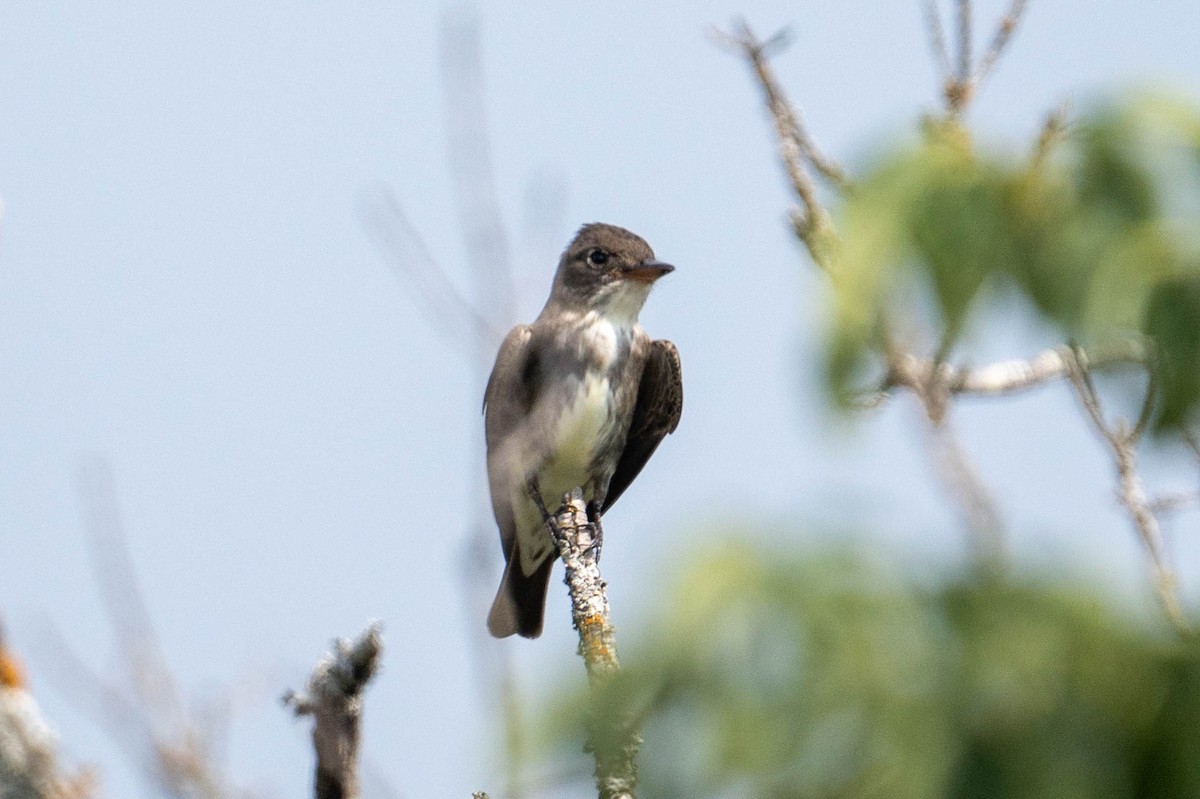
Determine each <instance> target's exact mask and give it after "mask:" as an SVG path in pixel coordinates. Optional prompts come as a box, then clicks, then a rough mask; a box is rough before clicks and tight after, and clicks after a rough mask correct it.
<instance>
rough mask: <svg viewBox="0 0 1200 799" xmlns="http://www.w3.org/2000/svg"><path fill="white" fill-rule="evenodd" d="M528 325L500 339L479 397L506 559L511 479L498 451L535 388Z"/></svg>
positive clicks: (512, 525) (511, 530)
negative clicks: (501, 340) (501, 341)
mask: <svg viewBox="0 0 1200 799" xmlns="http://www.w3.org/2000/svg"><path fill="white" fill-rule="evenodd" d="M531 333H532V330H531V329H530V327H529V325H517V326H516V327H514V328H513V329H512V330H510V331H509V333H508V335H507V336H505V337H504V343H502V344H501V345H500V352H499V353H498V354H497V355H496V365H495V366H493V367H492V374H491V376H490V377H489V378H488V383H487V389H486V390H485V391H484V394H483V428H484V436H485V438H486V440H487V452H488V484H489V487H490V488H491V493H492V510H493V511H494V512H495V514H496V524H497V525H498V526H499V527H500V540H501V542H502V543H503V546H504V556H505V557H506V558H507V557H508V555H509V553H510V552H511V550H512V546H513V541H514V540H515V537H516V522H515V520H514V519H513V510H512V507H511V504H510V501H509V496H510V495H509V491H510V490H511V488H512V484H511V481H512V479H513V478H514V475H512V474H511V473H510V472H511V469H510V468H509V467H510V463H509V460H510V459H508V458H505V457H503V455H502V453H501V450H502V449H503V448H504V444H505V441H506V440H508V439H509V437H510V436H511V435H512V434H517V435H519V434H520V429H521V427H522V424H523V423H524V421H525V418H526V416H528V414H529V410H530V407H531V406H532V404H533V396H534V391H535V390H536V387H535V386H533V385H531V382H532V380H533V373H534V372H535V371H536V370H534V369H532V368H531V364H530V362H529V361H530V347H529V339H530V335H531Z"/></svg>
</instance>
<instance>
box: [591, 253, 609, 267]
mask: <svg viewBox="0 0 1200 799" xmlns="http://www.w3.org/2000/svg"><path fill="white" fill-rule="evenodd" d="M587 259H588V263H589V264H591V265H592V266H604V265H605V264H606V263H608V253H606V252H605V251H604V250H592V251H591V252H589V253H588V257H587Z"/></svg>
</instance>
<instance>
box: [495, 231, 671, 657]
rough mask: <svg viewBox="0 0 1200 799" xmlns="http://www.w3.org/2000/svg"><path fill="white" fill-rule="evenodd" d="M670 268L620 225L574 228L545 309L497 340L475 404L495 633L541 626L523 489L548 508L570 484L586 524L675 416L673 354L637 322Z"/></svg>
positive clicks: (539, 524) (540, 557) (547, 555)
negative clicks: (488, 512) (480, 412)
mask: <svg viewBox="0 0 1200 799" xmlns="http://www.w3.org/2000/svg"><path fill="white" fill-rule="evenodd" d="M673 269H674V267H672V266H670V265H669V264H664V263H661V262H660V261H657V260H655V258H654V252H653V251H652V250H651V249H650V245H648V244H646V242H645V241H643V240H642V239H641V238H639V237H638V236H635V235H634V234H633V233H630V232H629V231H628V230H624V229H622V228H619V227H614V226H612V225H601V224H591V225H584V226H583V227H582V228H581V229H580V231H579V233H578V234H577V235H576V236H575V239H574V241H572V242H571V243H570V245H568V247H567V249H566V251H565V252H564V253H563V255H562V258H561V260H559V263H558V271H557V272H556V273H555V275H554V285H553V286H552V287H551V289H550V299H548V300H547V301H546V307H545V308H543V309H542V312H541V314H540V315H539V316H538V318H537V319H536V320H535V321H534V323H533V324H531V325H518V326H517V327H515V328H513V329H512V331H511V332H509V334H508V336H507V337H505V339H504V343H503V344H502V345H501V346H500V354H499V355H497V356H496V365H495V366H494V367H493V368H492V376H491V377H490V378H489V379H488V385H487V392H486V394H485V395H484V400H483V407H484V427H485V430H486V433H487V469H488V483H489V486H490V488H491V493H492V510H493V512H494V513H495V516H496V524H497V525H498V526H499V527H500V542H501V545H502V546H503V548H504V559H505V564H506V565H505V567H504V577H503V578H502V579H501V582H500V590H499V591H498V592H497V593H496V599H495V601H494V602H493V603H492V610H491V612H490V613H489V614H488V620H487V623H488V630H490V631H491V633H492V635H494V636H496V637H497V638H503V637H506V636H509V635H512V634H514V633H517V634H519V635H523V636H525V637H526V638H536V637H537V636H538V635H540V634H541V632H542V615H543V613H544V611H545V606H546V587H547V585H548V583H549V581H550V569H551V567H552V566H553V565H554V561H555V560H556V556H557V554H558V550H557V548H556V547H555V545H554V541H553V539H552V538H551V536H550V533H549V531H548V530H547V529H546V527H545V524H544V520H543V518H542V513H541V511H540V509H539V508H538V507H537V505H536V503H535V502H534V501H533V499H532V498H531V497H530V495H529V487H530V486H531V485H532V486H535V487H536V490H537V491H538V493H539V494H540V496H541V497H542V499H543V501H544V503H545V505H546V507H547V508H548V509H549V510H550V511H551V512H553V510H554V508H557V507H558V503H559V501H560V500H561V499H562V497H563V495H564V494H566V493H568V492H569V491H571V490H573V489H575V488H581V489H582V490H583V495H584V499H585V501H586V502H587V505H588V516H589V518H590V519H591V520H592V521H595V522H598V520H599V517H600V514H602V513H604V511H606V510H608V509H609V508H610V507H612V504H613V503H614V502H616V501H617V498H618V497H620V496H621V494H622V492H624V491H625V489H626V488H628V487H629V484H630V483H631V482H632V481H633V478H635V477H637V475H638V472H640V471H641V470H642V467H643V466H645V465H646V461H647V460H648V459H649V458H650V455H651V454H652V453H653V452H654V450H655V448H657V447H658V444H659V442H660V441H662V439H663V437H664V436H666V435H667V434H668V433H671V432H674V430H675V426H676V425H677V424H679V415H680V412H681V411H682V409H683V383H682V378H681V373H680V366H679V351H678V350H676V349H675V345H674V344H672V343H671V342H669V341H664V340H658V341H654V340H651V338H650V337H649V336H648V335H646V331H645V330H643V329H642V326H641V325H639V324H638V312H639V311H641V309H642V304H643V303H645V301H646V297H647V295H648V294H649V293H650V287H651V286H652V285H653V284H654V281H656V280H658V279H659V278H660V277H662V276H663V275H665V274H667V273H668V272H670V271H672V270H673Z"/></svg>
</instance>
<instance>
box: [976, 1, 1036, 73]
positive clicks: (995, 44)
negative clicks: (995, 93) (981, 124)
mask: <svg viewBox="0 0 1200 799" xmlns="http://www.w3.org/2000/svg"><path fill="white" fill-rule="evenodd" d="M1026 3H1027V0H1012V4H1011V5H1010V6H1009V7H1008V13H1006V14H1005V15H1004V16H1003V17H1001V18H1000V23H999V24H998V25H997V26H996V33H995V35H994V36H992V43H991V44H990V45H989V46H988V49H987V52H985V53H984V54H983V58H982V59H981V60H980V62H979V66H978V67H977V68H976V70H975V77H974V79H973V80H974V82H975V85H976V86H978V85H979V84H981V83H983V82H984V81H985V80H987V77H988V75H989V74H990V73H991V71H992V68H993V67H995V66H996V62H997V61H998V60H999V59H1000V56H1002V55H1003V54H1004V51H1005V49H1006V48H1007V47H1008V43H1009V42H1010V41H1012V35H1013V31H1015V30H1016V29H1017V23H1019V22H1020V21H1021V16H1022V15H1023V14H1024V13H1025V5H1026Z"/></svg>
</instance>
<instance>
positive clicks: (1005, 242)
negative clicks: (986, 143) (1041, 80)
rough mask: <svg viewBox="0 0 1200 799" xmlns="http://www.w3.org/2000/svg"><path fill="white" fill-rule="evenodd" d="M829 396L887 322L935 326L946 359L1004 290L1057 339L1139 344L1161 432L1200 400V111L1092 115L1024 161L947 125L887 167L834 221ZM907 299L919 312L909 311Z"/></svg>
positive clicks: (1150, 108) (1160, 103)
mask: <svg viewBox="0 0 1200 799" xmlns="http://www.w3.org/2000/svg"><path fill="white" fill-rule="evenodd" d="M835 218H836V224H837V229H838V235H839V245H838V249H837V254H836V257H835V259H833V262H834V269H835V272H834V285H835V293H834V296H835V305H834V308H833V314H832V329H831V334H830V337H829V343H828V350H827V355H828V358H827V369H828V377H829V384H830V386H831V388H832V389H833V391H834V394H835V396H837V397H838V398H841V399H845V398H847V397H849V396H851V395H852V394H853V393H854V392H855V391H856V390H857V389H859V388H861V385H859V383H860V382H861V380H862V378H863V375H864V373H865V372H866V371H867V367H868V365H869V364H870V363H871V362H872V360H873V358H874V357H875V356H877V355H878V354H879V352H880V349H881V346H882V334H883V331H884V325H885V324H887V323H888V320H895V319H897V318H900V319H904V318H906V317H907V318H909V319H911V318H912V317H913V315H914V314H915V315H917V316H918V317H920V316H922V315H924V316H930V317H933V318H930V319H926V320H925V321H926V322H927V323H928V326H929V327H932V328H933V329H935V330H937V331H938V332H939V334H940V336H941V338H942V341H941V342H940V343H941V346H942V348H943V350H944V351H945V350H948V349H949V347H950V346H951V345H953V344H954V342H955V341H957V340H958V339H959V337H960V336H961V334H962V332H963V330H964V329H965V327H966V326H967V324H968V323H969V321H970V319H971V318H972V314H973V312H974V311H976V309H977V308H978V307H979V306H980V305H981V304H982V303H984V302H989V301H995V299H996V298H997V297H1000V296H1004V295H1003V294H1002V293H999V292H995V291H985V290H984V289H985V287H987V286H989V285H993V284H994V285H999V286H1007V287H1010V288H1012V289H1015V291H1016V292H1017V294H1018V295H1019V296H1021V297H1023V298H1024V299H1025V300H1026V301H1027V302H1028V303H1029V304H1030V306H1031V307H1032V308H1034V309H1035V310H1036V311H1037V313H1038V315H1040V316H1041V317H1042V318H1043V319H1044V320H1045V321H1047V322H1048V323H1050V324H1052V325H1055V326H1057V327H1058V328H1059V329H1061V331H1062V332H1063V334H1064V336H1065V337H1068V338H1073V339H1076V340H1079V341H1081V342H1084V343H1085V344H1086V343H1089V342H1098V341H1104V340H1106V339H1111V338H1113V337H1117V336H1121V337H1127V336H1129V335H1137V334H1140V333H1145V334H1148V335H1149V336H1150V337H1151V339H1152V341H1153V342H1154V345H1155V349H1156V352H1157V355H1158V357H1157V359H1156V364H1155V369H1156V377H1157V378H1158V385H1159V387H1160V389H1161V398H1160V403H1159V407H1158V413H1157V416H1156V419H1155V422H1156V427H1157V428H1158V429H1160V430H1161V429H1169V428H1173V427H1176V426H1179V425H1182V424H1183V422H1184V421H1185V420H1186V419H1187V418H1188V417H1189V416H1190V415H1191V414H1192V412H1193V409H1194V408H1195V406H1196V405H1197V403H1198V402H1200V110H1197V109H1196V108H1194V107H1193V106H1191V105H1189V104H1187V103H1185V102H1182V101H1180V100H1177V99H1171V98H1166V97H1162V96H1139V97H1135V98H1131V99H1126V100H1123V101H1121V102H1117V103H1112V104H1109V105H1106V106H1103V107H1100V108H1097V109H1096V110H1094V111H1093V112H1091V113H1090V114H1088V115H1086V116H1085V117H1084V118H1083V119H1081V120H1080V121H1079V122H1078V123H1077V124H1075V125H1073V126H1072V128H1071V130H1070V131H1069V132H1068V134H1067V135H1066V136H1064V137H1063V138H1062V140H1061V141H1059V142H1057V143H1055V144H1054V145H1053V146H1052V147H1050V148H1049V149H1046V150H1041V151H1039V152H1037V153H1035V154H1034V155H1032V156H1029V157H1015V156H1013V155H1011V154H1006V153H1001V152H996V151H992V150H988V149H985V148H982V147H980V146H978V145H977V144H976V143H974V142H972V141H971V140H970V138H969V136H968V135H967V134H966V133H965V131H963V130H962V129H961V128H959V127H957V126H955V125H952V124H948V123H946V124H935V125H930V126H929V129H928V130H927V131H926V134H925V135H924V136H923V137H922V139H921V141H920V142H919V143H918V144H917V145H916V146H913V147H910V148H906V149H903V150H900V151H898V152H895V153H893V154H891V155H890V156H888V157H886V158H884V159H882V160H881V161H880V162H879V163H878V164H877V165H876V166H875V167H874V168H872V169H871V170H870V171H869V173H868V174H867V175H865V177H863V178H862V179H861V180H860V181H858V182H857V183H856V185H855V188H854V190H853V192H852V193H850V194H849V196H848V197H847V198H846V200H845V202H844V203H843V204H842V205H841V207H840V208H838V209H837V212H836V217H835ZM914 296H915V297H917V298H918V301H917V302H915V303H914V302H913V298H914Z"/></svg>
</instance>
